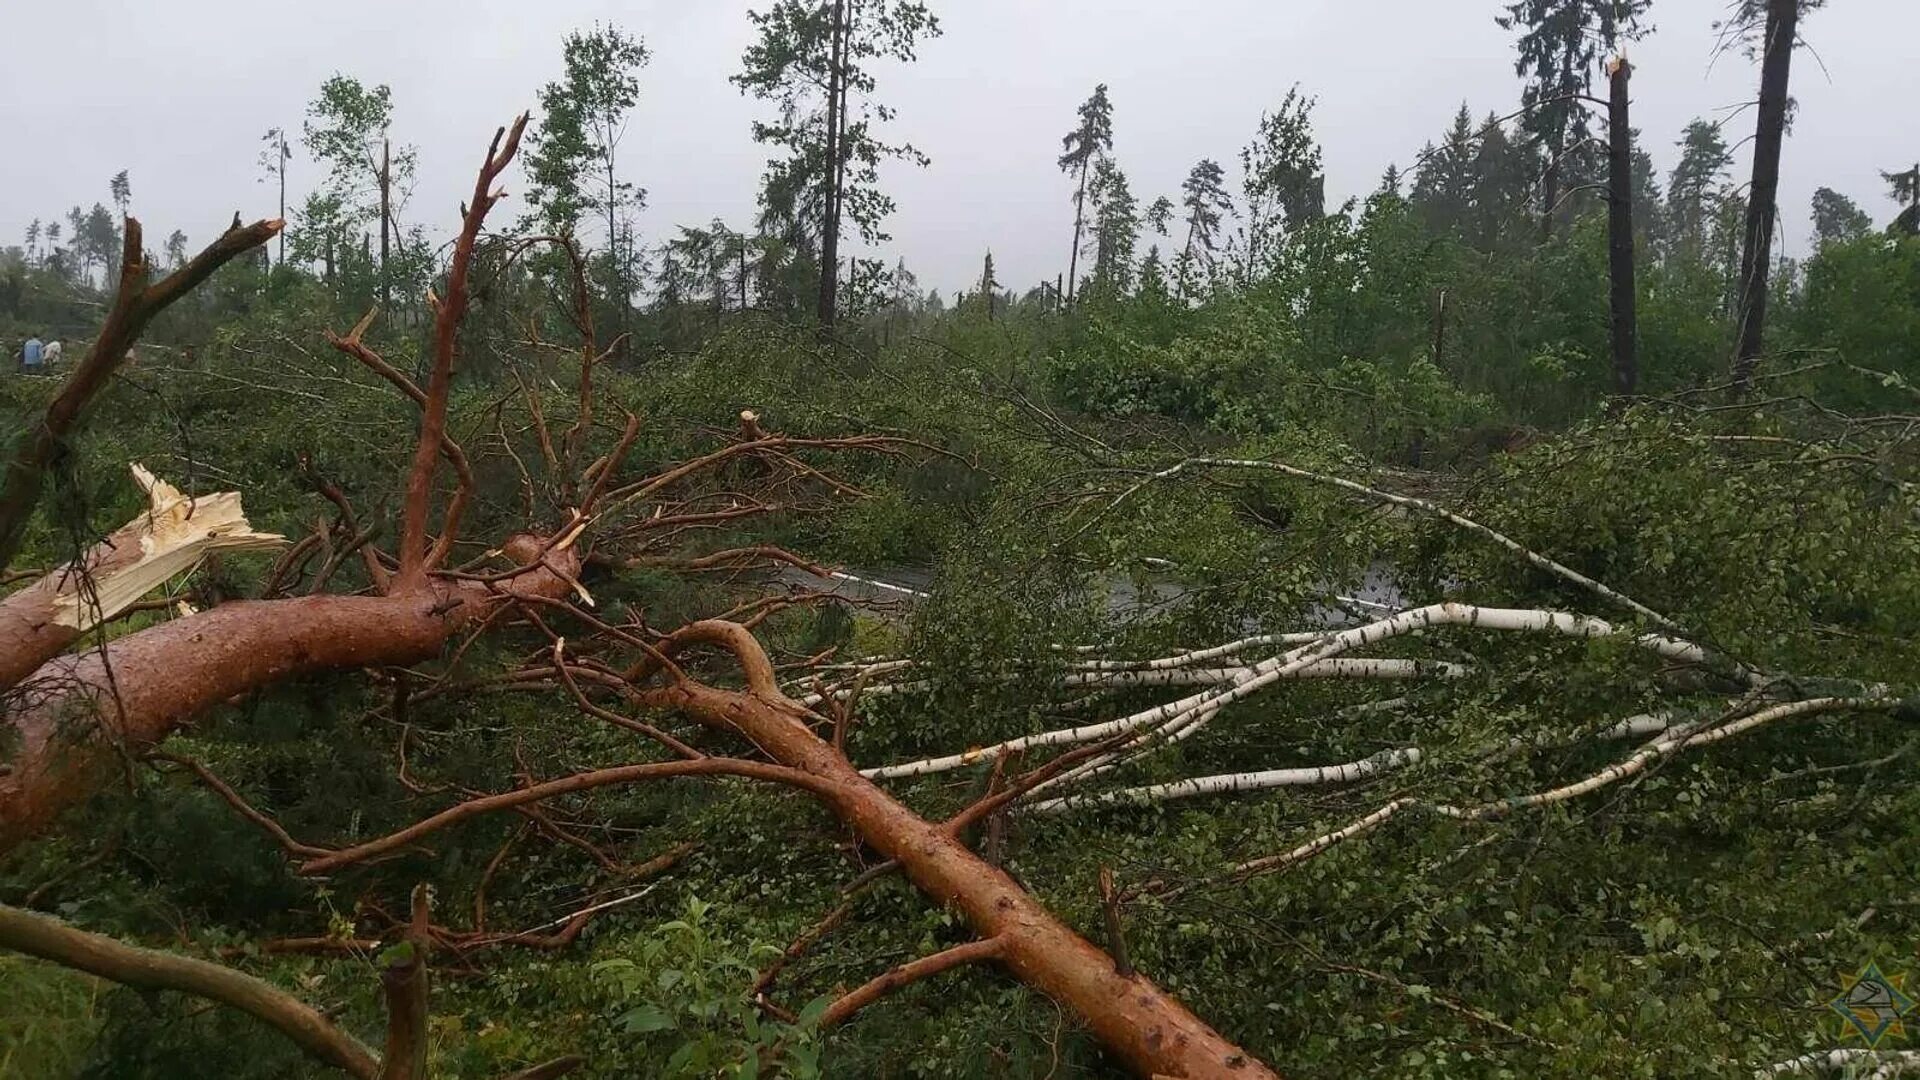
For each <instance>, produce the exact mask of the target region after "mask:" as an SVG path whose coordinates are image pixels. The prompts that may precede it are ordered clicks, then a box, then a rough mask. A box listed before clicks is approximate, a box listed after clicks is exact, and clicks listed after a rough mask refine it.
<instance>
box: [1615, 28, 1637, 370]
mask: <svg viewBox="0 0 1920 1080" xmlns="http://www.w3.org/2000/svg"><path fill="white" fill-rule="evenodd" d="M1632 73H1633V66H1632V65H1630V64H1628V63H1627V58H1626V57H1624V56H1618V57H1615V58H1614V59H1613V60H1612V61H1611V62H1610V63H1609V64H1608V93H1607V276H1608V282H1609V286H1610V292H1609V295H1608V313H1609V315H1610V316H1611V318H1612V324H1613V392H1614V393H1615V394H1618V395H1620V396H1621V397H1630V396H1632V394H1633V391H1634V387H1635V385H1636V384H1637V382H1638V380H1639V374H1640V370H1639V358H1638V356H1637V352H1638V342H1637V340H1636V328H1635V325H1634V322H1635V320H1634V310H1633V308H1634V280H1633V128H1632V126H1631V125H1630V124H1629V122H1628V119H1627V106H1628V102H1627V80H1628V79H1629V78H1630V77H1631V76H1632Z"/></svg>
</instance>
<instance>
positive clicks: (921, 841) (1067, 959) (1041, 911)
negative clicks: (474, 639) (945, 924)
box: [645, 622, 1276, 1080]
mask: <svg viewBox="0 0 1920 1080" xmlns="http://www.w3.org/2000/svg"><path fill="white" fill-rule="evenodd" d="M696 642H698V643H705V644H715V645H719V646H721V647H723V648H726V649H727V650H728V651H730V652H732V653H733V654H734V656H735V658H736V659H738V660H739V662H740V665H741V668H742V670H743V671H744V673H745V675H746V680H747V689H746V690H745V691H732V690H721V689H716V688H714V687H710V686H705V685H702V684H700V683H697V682H693V681H691V680H683V681H680V682H678V683H676V684H674V685H672V686H668V687H663V688H661V689H657V690H652V691H648V692H647V694H646V695H645V696H646V697H647V699H648V700H649V701H650V702H651V703H653V704H656V705H660V706H663V707H670V708H675V709H677V710H679V711H681V712H683V713H685V714H686V715H688V716H690V717H692V718H694V719H696V720H698V721H700V722H701V723H703V724H706V725H708V726H710V727H715V728H719V729H723V730H729V731H733V732H735V733H737V734H739V735H742V736H744V737H745V738H747V739H749V740H750V741H752V742H753V743H754V744H755V745H757V746H759V747H760V748H761V749H762V750H764V751H766V753H767V754H768V755H769V756H770V757H772V758H773V759H774V760H775V761H778V762H780V763H781V764H782V765H785V766H787V767H788V768H791V769H797V770H799V771H801V772H803V773H806V774H808V775H810V776H812V777H815V778H817V779H819V780H821V781H824V782H825V791H824V792H821V793H819V797H820V799H821V801H822V802H824V803H826V804H827V806H828V807H829V808H830V809H831V810H832V811H833V813H834V815H835V816H837V817H839V818H840V819H841V820H842V821H844V822H846V823H847V824H848V825H849V826H851V827H852V828H853V829H854V831H855V832H857V833H859V835H860V837H861V839H862V840H864V841H866V843H867V844H868V845H869V846H871V847H873V848H874V849H875V850H876V851H879V852H880V853H881V854H883V855H885V856H887V857H889V858H891V859H897V860H899V862H900V865H901V869H902V871H903V872H904V873H905V874H906V875H907V877H908V878H909V879H910V880H911V881H912V882H913V883H914V884H915V885H916V886H918V887H919V889H920V891H921V892H923V893H925V894H926V895H927V896H928V897H929V898H931V899H932V900H934V901H936V902H938V903H941V904H945V905H949V906H951V907H953V908H956V909H958V910H959V911H960V912H962V913H963V914H964V915H965V916H966V918H967V921H968V923H969V924H970V925H971V926H972V927H973V930H974V932H975V933H976V934H979V935H980V937H981V938H982V939H985V940H992V941H996V942H998V948H997V949H996V950H995V951H994V958H995V959H997V960H998V961H999V962H1000V964H1001V965H1002V966H1004V967H1005V968H1006V969H1007V970H1008V971H1009V972H1010V973H1011V974H1012V975H1013V976H1014V977H1015V978H1017V979H1019V980H1020V981H1021V982H1023V983H1025V984H1027V985H1028V986H1030V987H1032V988H1034V989H1035V990H1038V991H1040V992H1041V993H1043V994H1046V995H1047V996H1049V997H1051V998H1053V999H1054V1000H1056V1001H1058V1002H1060V1003H1061V1004H1062V1005H1065V1006H1067V1007H1068V1008H1071V1009H1072V1010H1074V1011H1075V1012H1076V1013H1078V1014H1079V1016H1080V1018H1081V1019H1082V1020H1083V1021H1084V1022H1085V1023H1086V1025H1087V1026H1088V1028H1090V1029H1091V1030H1092V1031H1093V1033H1094V1034H1095V1036H1097V1037H1098V1038H1099V1039H1100V1041H1101V1042H1102V1043H1104V1044H1105V1045H1106V1047H1107V1048H1108V1049H1109V1050H1111V1051H1112V1052H1113V1053H1114V1054H1116V1055H1117V1056H1118V1057H1120V1059H1121V1060H1123V1061H1125V1062H1126V1063H1127V1064H1128V1065H1129V1066H1131V1067H1132V1068H1133V1069H1134V1070H1135V1071H1136V1072H1138V1073H1140V1074H1141V1075H1143V1076H1156V1075H1157V1076H1170V1077H1183V1078H1185V1080H1227V1078H1232V1080H1271V1078H1273V1077H1275V1076H1276V1074H1275V1073H1274V1072H1273V1071H1272V1070H1271V1069H1269V1068H1267V1067H1266V1066H1265V1065H1263V1064H1261V1063H1260V1062H1259V1061H1258V1060H1256V1059H1254V1058H1253V1057H1252V1056H1251V1055H1249V1054H1248V1053H1247V1052H1246V1051H1244V1050H1242V1049H1240V1048H1239V1047H1238V1046H1235V1045H1234V1044H1233V1043H1231V1042H1229V1041H1228V1040H1227V1039H1225V1038H1224V1037H1222V1036H1221V1035H1220V1034H1219V1033H1218V1032H1216V1031H1214V1030H1213V1029H1212V1028H1211V1027H1208V1026H1207V1024H1206V1022H1205V1021H1203V1020H1201V1019H1200V1018H1199V1017H1197V1016H1195V1015H1194V1014H1193V1013H1192V1012H1190V1011H1188V1009H1187V1008H1186V1006H1184V1005H1182V1004H1180V1002H1179V1001H1177V1000H1175V999H1174V998H1173V997H1172V996H1171V995H1169V994H1168V993H1166V992H1165V991H1164V990H1161V989H1160V988H1159V987H1158V986H1155V985H1154V984H1153V983H1152V981H1150V980H1148V979H1147V978H1146V977H1145V976H1142V975H1138V974H1136V975H1134V976H1132V977H1130V978H1129V977H1125V976H1122V975H1120V974H1119V973H1118V972H1117V971H1116V970H1115V968H1114V962H1113V958H1112V957H1111V956H1108V955H1107V954H1106V953H1105V952H1103V951H1101V950H1100V949H1099V948H1097V947H1095V946H1094V945H1093V944H1092V943H1091V942H1089V941H1087V939H1086V938H1084V937H1081V936H1080V935H1079V934H1078V933H1076V932H1075V931H1074V930H1073V928H1072V927H1069V926H1068V925H1066V924H1065V923H1063V922H1061V921H1060V920H1059V919H1058V918H1056V917H1055V916H1054V915H1053V914H1052V913H1051V912H1049V911H1048V910H1047V909H1046V908H1045V907H1044V906H1042V905H1041V904H1040V902H1039V901H1037V900H1035V899H1034V898H1033V897H1032V896H1030V895H1029V894H1028V893H1027V891H1026V890H1025V889H1023V888H1021V886H1020V885H1019V884H1018V883H1017V882H1015V881H1014V880H1013V879H1012V878H1011V877H1009V876H1008V875H1007V874H1006V873H1005V872H1004V871H1002V870H1001V869H1000V868H998V867H996V866H993V865H991V864H990V863H988V862H987V861H986V860H985V859H982V858H981V857H980V856H979V855H977V854H975V853H974V852H973V851H971V850H969V849H968V848H967V847H966V845H964V844H962V843H961V842H960V839H959V835H958V832H957V831H956V830H954V829H953V828H951V827H950V826H949V825H941V824H935V823H933V822H929V821H927V820H926V819H925V818H923V817H921V816H920V815H918V814H916V813H914V812H913V811H912V810H910V809H908V808H907V807H906V806H904V805H902V804H901V803H900V802H899V801H898V800H896V799H894V798H893V796H891V795H889V794H887V792H886V791H884V790H882V789H881V788H880V787H879V786H878V785H876V784H875V783H874V782H873V781H871V780H868V779H867V778H866V777H864V776H861V775H860V773H859V771H858V770H857V769H855V768H854V767H853V765H852V764H851V763H849V762H848V761H847V759H846V758H845V757H844V756H842V755H841V754H840V753H839V752H837V751H835V750H834V748H833V747H832V746H831V745H830V744H828V743H827V742H826V741H825V740H823V739H821V738H820V737H819V736H817V735H815V734H814V733H813V730H812V729H811V728H810V727H809V726H808V725H807V723H806V721H807V720H809V719H814V718H813V717H812V716H811V715H810V714H809V713H808V712H807V710H806V709H805V708H803V707H802V706H800V705H799V704H797V703H795V702H793V701H792V700H790V699H788V698H787V697H785V695H783V694H781V693H780V690H779V686H778V683H777V682H776V680H775V678H774V671H773V665H772V664H771V663H770V662H769V661H768V659H767V656H766V654H765V652H763V651H762V650H761V649H760V646H759V644H758V643H757V642H755V641H754V639H753V636H752V635H751V634H749V633H747V631H746V630H745V629H744V628H742V627H740V626H738V625H736V624H732V623H716V622H703V623H694V624H692V625H690V626H688V627H687V628H685V629H684V630H682V631H681V632H679V633H678V634H676V635H674V640H673V641H672V642H670V644H672V645H677V646H679V647H685V646H686V645H689V644H693V643H696Z"/></svg>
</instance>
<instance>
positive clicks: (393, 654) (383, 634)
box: [0, 536, 579, 853]
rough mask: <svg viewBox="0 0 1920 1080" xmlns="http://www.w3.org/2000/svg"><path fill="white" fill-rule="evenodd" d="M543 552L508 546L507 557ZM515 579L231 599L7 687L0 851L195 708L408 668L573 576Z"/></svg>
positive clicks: (532, 545)
mask: <svg viewBox="0 0 1920 1080" xmlns="http://www.w3.org/2000/svg"><path fill="white" fill-rule="evenodd" d="M542 546H543V544H542V542H541V541H539V540H537V539H535V538H533V537H524V536H523V537H517V538H515V540H514V541H512V542H511V543H509V545H508V547H507V552H508V554H510V555H515V556H517V557H520V558H526V559H532V558H534V557H536V553H537V552H538V551H539V550H540V548H541V547H542ZM543 558H544V563H543V564H542V565H541V566H540V567H538V568H536V569H533V570H530V571H528V572H526V573H524V574H520V575H517V576H514V577H510V578H507V579H506V580H503V581H500V582H495V583H485V582H477V581H463V582H459V583H448V582H444V581H439V580H430V581H428V582H427V583H425V584H423V585H421V586H420V587H418V588H415V589H412V590H409V591H405V592H397V593H394V594H392V595H390V596H304V597H296V598H293V599H286V600H243V601H239V602H237V603H232V604H224V605H222V606H220V607H217V608H214V609H213V610H211V611H207V612H203V613H201V614H199V615H195V616H193V617H191V618H186V619H177V620H175V621H173V622H170V623H167V624H165V625H162V626H156V627H153V628H152V629H149V630H143V631H141V632H139V633H137V634H131V635H128V636H127V637H124V638H121V639H119V640H117V641H115V642H113V643H112V644H111V645H110V646H109V647H108V648H107V649H106V650H105V654H104V655H102V653H101V652H99V651H95V652H89V653H86V654H84V655H81V656H63V657H60V658H58V659H55V660H52V661H49V662H48V663H46V664H45V665H43V666H42V667H41V668H40V669H39V670H38V671H36V672H35V673H34V674H33V675H31V676H29V677H28V679H27V681H26V682H25V683H23V684H21V686H20V687H19V688H18V691H19V692H18V694H17V696H18V697H19V698H20V699H21V704H20V705H19V706H18V708H17V709H16V711H15V713H14V714H13V715H12V716H10V717H8V721H9V723H10V725H11V727H12V731H11V732H10V733H9V734H8V735H7V736H4V737H0V738H3V739H7V740H11V741H12V743H13V746H14V747H15V750H14V753H13V755H12V758H11V760H10V761H9V762H8V765H9V766H10V768H9V769H8V770H7V771H5V772H4V773H0V853H4V852H5V851H8V850H10V849H12V848H13V847H14V846H16V845H18V844H19V843H20V842H21V841H23V840H25V839H27V838H28V837H31V836H32V835H34V834H35V833H36V832H38V831H39V830H40V829H42V828H45V827H46V825H47V824H48V823H49V822H50V821H52V820H53V818H54V816H55V815H57V814H58V813H59V812H60V811H61V810H62V809H64V808H66V807H67V806H69V805H70V804H72V803H74V802H77V801H79V800H80V799H82V798H84V797H86V795H87V794H89V793H90V792H91V791H92V790H93V789H94V788H95V787H97V786H99V783H100V780H101V779H102V777H103V776H104V775H107V774H108V773H109V771H110V770H111V769H112V767H113V763H114V761H115V760H116V753H117V752H125V753H134V754H137V753H139V752H141V751H144V750H146V749H148V748H150V747H152V746H154V745H156V744H158V743H159V742H160V741H161V740H162V739H165V738H166V737H167V735H169V734H170V733H172V732H173V731H174V729H176V728H178V727H180V726H181V725H183V724H185V723H186V722H188V721H189V720H191V719H192V718H193V717H194V716H196V715H198V714H199V713H201V712H203V711H204V710H206V709H207V708H209V707H211V706H213V705H215V704H218V703H220V702H222V701H226V700H227V699H229V698H231V697H234V696H235V695H238V694H245V693H249V692H252V691H254V690H259V689H262V688H264V687H268V686H272V685H274V684H275V683H278V682H281V681H283V680H285V679H289V678H293V677H295V676H299V675H305V674H309V673H312V672H317V671H330V670H339V669H352V668H360V667H385V666H392V665H403V664H414V663H419V662H421V661H424V660H430V659H432V658H433V657H434V656H436V655H438V654H439V652H440V650H441V647H442V646H443V645H445V643H446V642H447V641H448V639H449V638H451V637H453V636H454V635H455V634H457V633H459V632H460V631H461V630H463V629H466V628H469V627H472V626H475V625H478V624H479V623H480V622H481V621H483V620H484V619H486V618H487V617H488V616H489V615H490V614H492V613H493V612H494V610H495V609H496V608H497V607H498V606H499V605H500V604H503V603H508V602H511V600H512V598H513V597H515V596H519V595H529V596H559V595H562V594H564V593H565V592H566V591H567V590H568V589H569V588H570V587H571V586H570V584H569V582H570V580H571V579H572V578H573V577H574V576H575V575H577V574H578V573H579V560H578V558H577V557H576V556H575V555H574V554H573V553H572V552H571V550H569V551H556V552H548V553H547V554H546V555H545V556H544V557H543Z"/></svg>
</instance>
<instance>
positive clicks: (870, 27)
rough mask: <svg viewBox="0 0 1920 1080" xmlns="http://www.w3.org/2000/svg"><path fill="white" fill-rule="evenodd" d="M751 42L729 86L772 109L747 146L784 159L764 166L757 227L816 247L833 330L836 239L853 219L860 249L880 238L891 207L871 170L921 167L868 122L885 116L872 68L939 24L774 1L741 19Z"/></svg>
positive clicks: (872, 0) (805, 1) (921, 11)
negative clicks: (763, 147)
mask: <svg viewBox="0 0 1920 1080" xmlns="http://www.w3.org/2000/svg"><path fill="white" fill-rule="evenodd" d="M748 18H749V19H751V20H752V21H753V25H754V28H755V29H756V30H758V31H759V37H758V39H757V40H755V42H754V43H753V44H752V45H750V46H748V47H747V51H746V53H745V55H744V56H742V57H741V65H742V67H741V71H740V73H739V74H738V75H735V76H734V77H733V82H734V85H736V86H738V87H740V88H741V90H743V91H745V92H747V93H749V94H752V95H753V96H754V97H757V98H760V99H762V100H765V101H772V102H775V103H776V104H777V105H778V106H779V109H780V118H779V119H778V120H777V121H774V122H771V123H766V122H760V121H756V122H755V123H754V125H753V138H754V141H755V142H760V143H766V144H769V145H772V146H776V147H779V148H781V149H783V150H784V151H786V154H787V156H786V158H785V159H784V160H780V161H774V162H770V163H768V166H767V174H766V177H765V179H764V181H763V183H762V186H761V192H760V204H761V209H762V217H763V221H765V222H769V223H780V224H781V225H782V226H783V231H784V232H785V233H786V234H787V236H788V238H789V239H790V240H791V241H793V242H795V243H796V246H797V244H799V243H804V242H805V241H806V239H807V234H808V233H811V234H812V235H813V236H814V237H817V239H818V242H819V254H820V265H819V276H820V281H819V290H818V300H817V303H816V305H815V313H816V315H817V316H818V318H819V320H820V325H821V326H822V327H825V328H831V327H832V326H833V322H834V317H835V315H836V314H837V312H838V310H839V288H838V283H839V273H840V233H841V227H842V222H843V221H844V220H845V219H846V218H847V217H851V218H852V219H853V223H854V224H855V225H856V226H858V228H859V229H860V235H861V238H862V239H864V240H866V241H867V242H868V243H877V242H879V241H881V240H885V239H886V238H887V237H886V234H885V233H883V232H881V231H880V222H881V220H882V219H884V218H885V217H886V216H887V215H888V214H889V213H891V212H892V211H893V200H892V199H890V198H888V197H887V196H886V195H885V194H883V193H882V192H881V191H880V190H879V181H880V174H879V165H880V162H882V161H884V160H889V159H898V160H905V161H912V162H914V163H916V164H919V165H925V164H927V157H926V155H925V154H922V153H920V152H919V151H918V150H915V149H914V148H913V147H912V146H910V145H907V144H905V143H901V144H898V145H892V144H888V143H884V142H881V141H880V139H879V138H878V136H876V135H875V133H874V130H873V128H874V124H875V123H876V122H885V121H887V120H891V119H892V118H893V110H892V109H891V108H889V107H887V106H885V105H882V104H879V103H878V102H875V101H874V100H873V97H872V95H873V93H874V90H875V88H876V83H875V81H874V77H873V75H872V73H871V72H870V71H869V70H868V66H869V64H870V62H871V61H874V60H882V59H892V60H900V61H911V60H913V59H914V55H915V54H914V49H915V47H916V46H917V45H918V44H919V42H920V40H921V39H922V38H926V37H937V36H939V33H940V21H939V20H938V19H936V18H935V17H934V16H933V13H932V12H930V11H928V10H927V6H926V5H925V4H923V3H919V2H917V0H774V3H773V5H772V6H771V7H769V8H767V9H766V10H765V11H759V12H749V13H748Z"/></svg>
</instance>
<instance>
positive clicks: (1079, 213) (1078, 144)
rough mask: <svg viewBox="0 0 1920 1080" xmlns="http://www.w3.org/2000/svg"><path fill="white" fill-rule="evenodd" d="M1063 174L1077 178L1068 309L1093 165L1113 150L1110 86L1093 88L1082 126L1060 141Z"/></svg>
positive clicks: (1084, 104)
mask: <svg viewBox="0 0 1920 1080" xmlns="http://www.w3.org/2000/svg"><path fill="white" fill-rule="evenodd" d="M1060 146H1061V154H1060V171H1061V172H1064V173H1066V174H1067V175H1068V176H1072V177H1074V191H1073V247H1072V248H1071V249H1070V250H1069V251H1068V253H1067V300H1066V302H1067V306H1068V307H1071V306H1073V291H1074V287H1075V284H1076V282H1077V281H1078V280H1079V274H1080V237H1081V235H1082V234H1083V233H1084V232H1085V231H1086V221H1087V180H1088V177H1089V176H1090V175H1091V172H1092V169H1093V164H1094V162H1095V161H1096V160H1100V159H1102V157H1103V155H1105V154H1106V153H1107V151H1109V150H1112V149H1113V103H1112V102H1111V101H1108V100H1107V84H1106V83H1101V84H1100V85H1098V86H1096V87H1094V88H1093V96H1092V97H1090V98H1088V99H1087V100H1086V101H1084V102H1081V103H1080V123H1079V125H1078V126H1077V127H1075V128H1074V129H1073V130H1072V131H1069V132H1067V134H1066V135H1065V136H1064V137H1063V138H1062V139H1061V140H1060Z"/></svg>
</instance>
